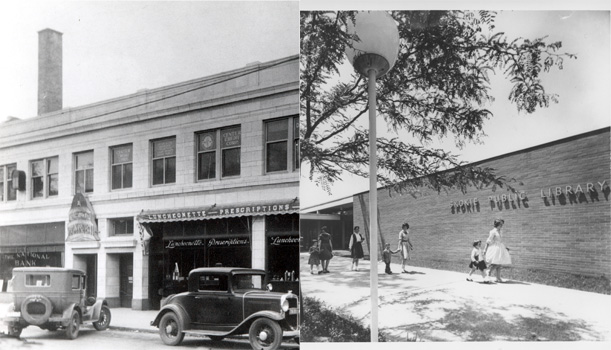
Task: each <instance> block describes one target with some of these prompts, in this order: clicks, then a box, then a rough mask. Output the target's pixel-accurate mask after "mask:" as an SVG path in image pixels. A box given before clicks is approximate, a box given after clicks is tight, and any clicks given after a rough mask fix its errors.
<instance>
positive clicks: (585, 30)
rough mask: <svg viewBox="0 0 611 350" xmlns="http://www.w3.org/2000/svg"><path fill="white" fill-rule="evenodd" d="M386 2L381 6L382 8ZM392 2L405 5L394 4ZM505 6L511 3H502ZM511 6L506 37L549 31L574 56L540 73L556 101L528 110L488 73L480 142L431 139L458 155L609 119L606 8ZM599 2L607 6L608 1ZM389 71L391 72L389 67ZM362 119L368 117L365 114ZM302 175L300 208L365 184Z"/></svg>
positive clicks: (486, 153)
mask: <svg viewBox="0 0 611 350" xmlns="http://www.w3.org/2000/svg"><path fill="white" fill-rule="evenodd" d="M390 3H393V4H396V2H390ZM446 3H447V1H446ZM465 3H466V4H468V3H469V2H465ZM302 7H303V6H302ZM574 7H575V6H573V8H574ZM314 8H316V7H314ZM391 8H393V7H391V6H385V9H391ZM396 8H399V9H400V8H404V7H403V6H401V5H400V4H399V5H397V7H396ZM434 8H435V7H434ZM436 8H437V9H439V8H441V9H443V8H444V7H436ZM450 8H456V6H453V7H450ZM465 8H473V7H468V6H466V7H465ZM476 8H477V7H476ZM504 8H512V7H511V6H509V5H506V6H505V7H504ZM516 8H517V9H519V10H506V11H499V12H498V16H497V21H496V29H497V30H498V31H502V32H505V33H506V34H507V36H508V37H509V38H517V37H524V38H530V39H535V38H538V37H544V36H548V39H546V40H547V41H548V42H550V43H551V42H555V41H561V42H562V52H569V53H574V54H576V55H577V57H578V58H577V59H576V60H568V59H565V62H564V69H563V70H557V69H554V70H553V71H552V72H551V73H549V74H545V75H543V85H544V86H545V88H546V90H547V92H549V93H555V94H557V95H558V98H559V103H558V104H552V105H551V106H550V107H549V108H547V109H540V110H539V111H537V112H536V113H533V114H526V113H518V112H517V110H516V108H515V105H513V104H511V103H509V101H508V99H507V97H508V95H509V91H510V88H511V86H510V84H509V83H508V82H507V81H506V79H505V78H504V77H503V75H502V72H498V73H497V75H496V76H492V77H491V80H492V95H493V96H495V102H494V103H493V104H492V105H490V106H487V107H488V109H490V110H491V111H492V112H493V114H494V117H493V118H491V119H490V120H488V121H487V122H486V123H485V125H484V132H485V133H486V134H487V137H485V138H483V141H484V144H483V145H473V144H470V145H468V146H467V147H466V148H464V149H462V150H459V149H456V147H454V144H453V142H452V141H451V140H445V141H441V142H439V143H436V144H435V145H434V146H435V147H441V148H444V149H446V150H452V151H453V152H454V153H455V154H457V155H459V156H460V157H459V159H460V160H462V161H466V162H475V161H479V160H485V159H488V158H491V157H494V156H498V155H503V154H506V153H510V152H513V151H517V150H522V149H525V148H529V147H532V146H537V145H540V144H543V143H546V142H551V141H555V140H558V139H562V138H565V137H569V136H573V135H578V134H581V133H585V132H588V131H592V130H596V129H600V128H604V127H608V126H609V125H611V122H610V118H611V102H610V101H611V88H610V85H611V84H610V81H611V71H610V66H611V64H610V63H611V58H610V53H609V47H610V40H611V39H610V36H609V34H610V29H609V11H608V10H599V11H579V10H562V11H559V10H555V9H556V7H549V8H543V9H542V8H538V10H537V11H535V10H529V7H528V6H524V5H522V6H517V7H516ZM562 8H563V9H566V8H567V7H562ZM568 8H569V9H570V8H571V7H570V6H569V7H568ZM604 8H606V9H608V8H609V5H606V7H604ZM335 9H336V8H335ZM344 69H346V70H352V67H350V66H349V64H348V67H344ZM388 74H392V71H391V72H390V73H388ZM364 119H366V118H364ZM363 122H364V123H367V121H366V120H363ZM386 129H387V127H386V125H385V124H384V121H383V120H382V118H378V132H379V133H380V134H383V133H384V130H386ZM307 175H308V174H307V173H305V172H304V174H302V180H301V187H300V190H301V199H302V201H301V203H302V205H301V206H302V208H307V207H308V206H311V205H316V204H319V203H324V202H327V201H329V200H332V199H338V198H343V197H346V196H349V195H352V194H354V193H360V192H364V191H368V189H369V182H368V179H362V178H356V177H352V176H348V175H346V176H344V178H343V181H341V182H337V183H336V184H335V185H334V186H333V187H332V195H330V196H329V195H328V194H326V193H325V192H324V191H322V189H320V188H319V187H317V186H315V185H314V184H312V183H310V182H309V181H308V179H307Z"/></svg>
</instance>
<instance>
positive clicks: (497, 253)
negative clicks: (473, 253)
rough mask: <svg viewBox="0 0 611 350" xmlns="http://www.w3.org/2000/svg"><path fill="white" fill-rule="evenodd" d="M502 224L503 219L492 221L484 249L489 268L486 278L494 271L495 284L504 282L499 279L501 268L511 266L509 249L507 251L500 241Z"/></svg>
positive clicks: (503, 222)
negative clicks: (491, 227) (492, 225)
mask: <svg viewBox="0 0 611 350" xmlns="http://www.w3.org/2000/svg"><path fill="white" fill-rule="evenodd" d="M504 224H505V220H503V219H496V220H494V228H493V229H492V230H490V235H489V236H488V239H487V240H486V249H484V256H485V257H486V264H487V265H488V266H490V268H489V269H488V278H490V275H492V272H493V271H494V270H496V282H500V283H502V282H504V281H503V280H502V279H501V268H502V267H503V266H507V265H511V255H509V249H507V247H505V245H504V244H503V242H502V241H501V230H502V228H503V225H504Z"/></svg>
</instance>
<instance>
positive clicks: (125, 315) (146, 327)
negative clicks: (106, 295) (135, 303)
mask: <svg viewBox="0 0 611 350" xmlns="http://www.w3.org/2000/svg"><path fill="white" fill-rule="evenodd" d="M158 313H159V310H147V311H139V310H132V309H129V308H123V307H122V308H111V309H110V314H111V319H110V326H109V328H110V329H116V330H125V331H137V332H147V333H158V332H159V329H158V328H157V327H153V326H151V321H152V320H154V319H155V316H157V314H158Z"/></svg>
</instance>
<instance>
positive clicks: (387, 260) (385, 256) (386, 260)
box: [382, 243, 399, 275]
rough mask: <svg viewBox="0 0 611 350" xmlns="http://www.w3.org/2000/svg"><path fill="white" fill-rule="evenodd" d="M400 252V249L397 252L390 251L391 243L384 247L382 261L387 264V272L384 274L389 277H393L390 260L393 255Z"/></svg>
mask: <svg viewBox="0 0 611 350" xmlns="http://www.w3.org/2000/svg"><path fill="white" fill-rule="evenodd" d="M398 252H399V249H397V250H395V251H392V250H390V243H386V245H385V246H384V251H383V252H382V260H383V261H384V263H385V264H386V270H385V271H384V272H386V273H387V274H389V275H392V271H390V258H391V257H392V254H397V253H398Z"/></svg>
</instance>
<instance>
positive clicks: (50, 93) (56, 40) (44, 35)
mask: <svg viewBox="0 0 611 350" xmlns="http://www.w3.org/2000/svg"><path fill="white" fill-rule="evenodd" d="M60 109H62V33H60V32H58V31H56V30H53V29H43V30H41V31H40V32H38V115H41V114H45V113H49V112H53V111H57V110H60Z"/></svg>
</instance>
